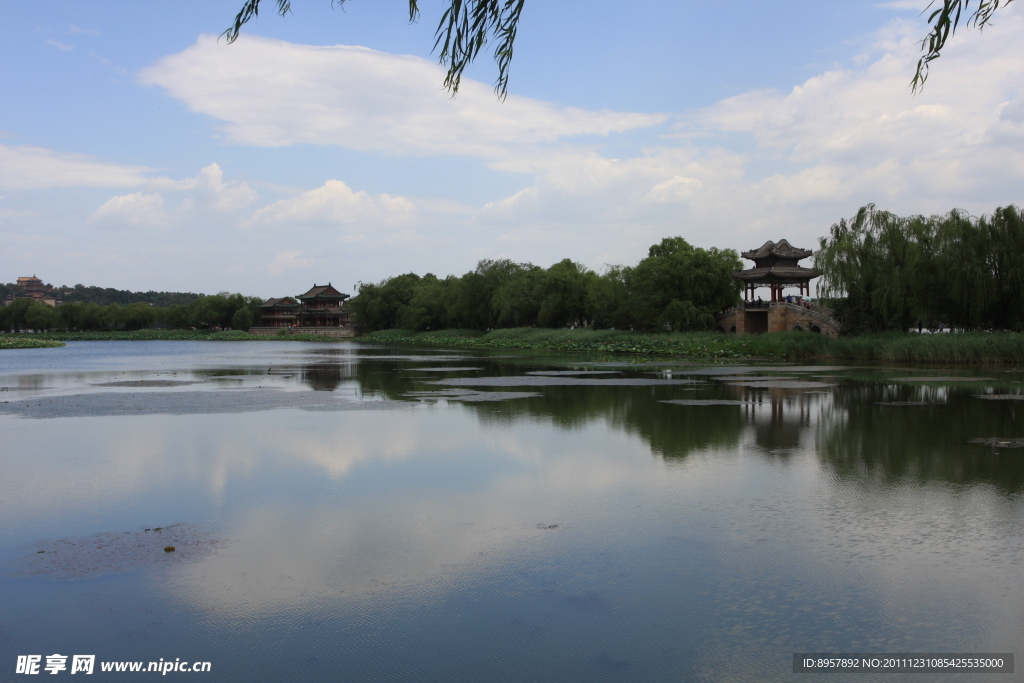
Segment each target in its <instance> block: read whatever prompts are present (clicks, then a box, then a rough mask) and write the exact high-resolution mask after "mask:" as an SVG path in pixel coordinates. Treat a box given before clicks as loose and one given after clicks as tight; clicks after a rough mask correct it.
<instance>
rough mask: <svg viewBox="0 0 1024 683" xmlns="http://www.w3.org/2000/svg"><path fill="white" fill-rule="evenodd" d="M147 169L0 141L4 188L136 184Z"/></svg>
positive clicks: (0, 186)
mask: <svg viewBox="0 0 1024 683" xmlns="http://www.w3.org/2000/svg"><path fill="white" fill-rule="evenodd" d="M147 170H148V169H146V168H143V167H141V166H127V165H124V164H114V163H109V162H104V161H97V160H96V159H93V158H92V157H87V156H85V155H81V154H68V153H64V152H56V151H54V150H51V149H44V148H42V147H32V146H29V145H22V146H17V147H11V146H8V145H3V144H0V189H4V190H37V189H45V188H57V187H134V186H136V185H141V184H142V183H143V182H145V180H146V178H145V176H144V175H143V174H144V173H145V172H146V171H147Z"/></svg>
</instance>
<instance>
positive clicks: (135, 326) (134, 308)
mask: <svg viewBox="0 0 1024 683" xmlns="http://www.w3.org/2000/svg"><path fill="white" fill-rule="evenodd" d="M261 303H262V299H260V298H258V297H245V296H242V295H241V294H229V293H227V292H222V293H220V294H214V295H212V296H203V297H200V298H198V299H195V300H194V301H192V302H191V303H189V304H184V305H181V304H174V305H171V306H162V307H161V306H155V305H151V304H148V303H143V302H137V303H133V304H130V305H128V306H122V305H121V304H117V303H113V304H109V305H106V306H103V305H100V304H97V303H80V302H72V303H65V304H64V305H62V306H58V307H56V308H51V307H50V306H47V305H46V304H44V303H42V302H40V301H36V300H34V299H18V300H16V301H15V302H14V303H12V304H11V305H10V306H5V307H0V331H4V332H19V331H26V330H36V331H46V332H49V331H54V330H58V331H68V332H77V331H91V330H141V329H144V328H147V327H153V326H161V327H165V328H168V329H190V328H196V329H213V328H217V327H219V328H221V329H226V328H233V329H236V330H237V329H247V328H248V327H250V326H252V324H253V322H254V321H255V320H257V319H258V315H259V313H258V309H257V308H256V307H257V306H258V305H259V304H261Z"/></svg>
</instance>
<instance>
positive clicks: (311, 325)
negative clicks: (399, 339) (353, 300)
mask: <svg viewBox="0 0 1024 683" xmlns="http://www.w3.org/2000/svg"><path fill="white" fill-rule="evenodd" d="M348 298H349V296H348V294H342V293H341V292H339V291H338V290H337V289H335V288H334V287H333V286H332V285H331V284H330V283H327V284H326V285H316V284H314V285H313V287H312V289H310V290H309V291H308V292H306V293H305V294H300V295H299V296H295V297H287V296H286V297H282V298H280V299H267V301H265V302H264V303H262V304H260V306H259V309H260V319H259V323H258V325H257V326H256V327H251V328H249V332H250V333H252V334H258V335H264V336H267V335H274V334H278V333H279V332H280V331H281V330H287V331H289V332H292V333H295V334H320V335H325V336H329V337H353V336H355V326H354V325H353V324H352V314H351V312H350V311H349V309H348V306H347V305H346V301H345V300H346V299H348Z"/></svg>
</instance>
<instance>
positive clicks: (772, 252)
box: [741, 240, 814, 261]
mask: <svg viewBox="0 0 1024 683" xmlns="http://www.w3.org/2000/svg"><path fill="white" fill-rule="evenodd" d="M812 253H814V252H812V251H811V250H810V249H797V248H796V247H794V246H793V245H792V244H790V243H789V242H787V241H786V240H779V241H778V242H772V241H771V240H768V241H767V242H765V243H764V244H763V245H761V248H760V249H751V250H750V251H745V252H743V253H742V254H741V256H743V258H745V259H750V260H751V261H759V260H761V259H765V258H768V257H769V256H775V257H776V258H784V259H796V260H798V261H799V260H800V259H802V258H807V257H808V256H810V255H811V254H812Z"/></svg>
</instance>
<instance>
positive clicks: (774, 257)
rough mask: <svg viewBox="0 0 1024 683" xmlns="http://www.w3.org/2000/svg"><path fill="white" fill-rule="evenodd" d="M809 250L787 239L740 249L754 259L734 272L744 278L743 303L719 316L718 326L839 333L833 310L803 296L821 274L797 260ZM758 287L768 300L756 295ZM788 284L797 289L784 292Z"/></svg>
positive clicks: (749, 330)
mask: <svg viewBox="0 0 1024 683" xmlns="http://www.w3.org/2000/svg"><path fill="white" fill-rule="evenodd" d="M811 253H812V252H811V251H810V250H809V249H797V248H796V247H794V246H793V245H791V244H790V243H789V242H787V241H786V240H779V241H778V242H771V241H768V242H765V243H764V244H763V245H762V246H761V248H760V249H751V250H750V251H745V252H743V254H742V256H743V258H745V259H749V260H751V261H753V262H754V267H753V268H748V269H746V270H741V271H738V272H735V273H733V277H735V278H737V279H739V280H742V281H743V303H742V304H741V305H739V306H736V307H735V308H732V309H730V310H728V311H726V312H724V313H722V314H721V315H719V316H718V318H717V319H716V322H717V325H718V329H719V330H721V331H722V332H734V333H737V334H742V333H758V332H781V331H786V330H796V331H800V330H803V331H808V332H818V333H821V334H826V335H828V336H830V337H837V336H839V321H838V320H836V318H835V317H834V316H833V314H832V310H831V309H828V308H825V307H824V306H819V305H818V304H816V303H814V302H812V301H810V300H808V299H807V298H805V297H806V295H807V294H809V293H810V287H811V280H813V279H814V278H816V277H818V276H819V275H820V274H821V273H819V272H818V271H817V270H814V269H813V268H805V267H803V266H801V265H800V263H799V262H800V261H801V260H803V259H805V258H807V257H808V256H810V255H811ZM761 287H767V288H768V290H769V298H768V300H767V301H764V300H762V299H761V298H760V297H757V298H756V299H755V292H756V291H757V290H758V289H759V288H761ZM787 287H796V288H797V290H798V293H797V294H795V295H794V294H789V295H786V294H784V293H783V291H784V290H785V289H786V288H787Z"/></svg>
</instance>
